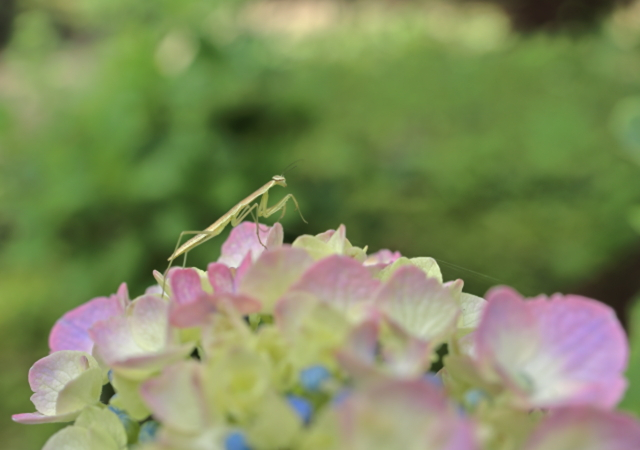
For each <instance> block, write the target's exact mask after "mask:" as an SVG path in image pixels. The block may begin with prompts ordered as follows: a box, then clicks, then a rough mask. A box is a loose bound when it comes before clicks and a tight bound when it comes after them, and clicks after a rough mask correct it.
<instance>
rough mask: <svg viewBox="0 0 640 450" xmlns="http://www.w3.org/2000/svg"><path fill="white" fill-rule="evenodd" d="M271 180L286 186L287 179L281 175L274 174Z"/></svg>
mask: <svg viewBox="0 0 640 450" xmlns="http://www.w3.org/2000/svg"><path fill="white" fill-rule="evenodd" d="M271 180H272V181H274V182H275V183H276V184H277V185H278V186H282V187H287V180H285V179H284V177H283V176H282V175H274V176H273V178H271Z"/></svg>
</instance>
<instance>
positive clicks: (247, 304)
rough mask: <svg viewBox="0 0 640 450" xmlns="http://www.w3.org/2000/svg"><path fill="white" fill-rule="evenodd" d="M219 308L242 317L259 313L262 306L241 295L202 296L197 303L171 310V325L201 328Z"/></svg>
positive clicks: (252, 299) (254, 300)
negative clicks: (226, 309) (227, 309)
mask: <svg viewBox="0 0 640 450" xmlns="http://www.w3.org/2000/svg"><path fill="white" fill-rule="evenodd" d="M221 307H225V308H230V309H233V310H234V311H236V312H237V313H238V314H240V315H242V316H246V315H249V314H253V313H257V312H260V311H261V309H262V305H261V303H260V302H259V301H257V300H256V299H254V298H252V297H249V296H247V295H242V294H230V293H222V294H220V295H211V294H204V295H202V296H201V297H200V298H199V299H198V300H197V301H195V302H192V303H189V304H186V305H178V306H176V307H172V308H171V313H170V322H171V325H173V326H175V327H178V328H189V327H197V326H203V325H205V324H207V323H208V322H209V319H210V315H211V314H213V313H215V312H216V311H218V310H219V309H220V308H221Z"/></svg>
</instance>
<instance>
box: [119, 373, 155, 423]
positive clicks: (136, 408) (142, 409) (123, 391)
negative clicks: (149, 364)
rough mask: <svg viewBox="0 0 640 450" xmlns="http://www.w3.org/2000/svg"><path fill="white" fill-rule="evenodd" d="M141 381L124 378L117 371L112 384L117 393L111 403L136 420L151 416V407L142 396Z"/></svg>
mask: <svg viewBox="0 0 640 450" xmlns="http://www.w3.org/2000/svg"><path fill="white" fill-rule="evenodd" d="M140 383H141V382H140V381H133V380H129V379H127V378H124V377H122V376H120V375H118V374H117V373H114V374H113V377H112V381H111V384H112V386H113V388H114V389H115V391H116V393H117V395H116V396H114V397H113V398H112V399H111V400H110V401H109V403H110V404H111V405H113V406H115V407H116V408H119V409H122V410H124V411H126V412H127V414H129V415H130V416H131V417H132V418H133V419H135V420H144V419H146V418H147V417H149V414H150V412H149V409H148V408H147V406H146V405H145V404H144V402H143V401H142V397H140V392H139V389H140Z"/></svg>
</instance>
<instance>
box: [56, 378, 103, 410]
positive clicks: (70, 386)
mask: <svg viewBox="0 0 640 450" xmlns="http://www.w3.org/2000/svg"><path fill="white" fill-rule="evenodd" d="M102 381H103V378H102V369H100V368H99V367H93V368H91V369H89V370H87V371H85V372H83V373H81V374H80V375H79V376H77V377H76V378H74V379H73V380H71V381H69V382H68V383H67V384H66V385H65V387H64V388H62V390H61V391H60V392H59V393H58V401H57V404H56V414H66V413H69V412H71V411H77V410H79V409H82V408H84V407H85V406H87V405H93V404H96V403H98V401H99V400H100V393H101V392H102Z"/></svg>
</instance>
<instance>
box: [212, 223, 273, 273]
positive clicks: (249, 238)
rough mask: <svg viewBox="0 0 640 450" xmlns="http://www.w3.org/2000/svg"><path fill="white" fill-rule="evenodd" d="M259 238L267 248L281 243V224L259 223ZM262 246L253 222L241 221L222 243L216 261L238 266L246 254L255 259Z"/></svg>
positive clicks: (262, 249) (261, 250) (262, 248)
mask: <svg viewBox="0 0 640 450" xmlns="http://www.w3.org/2000/svg"><path fill="white" fill-rule="evenodd" d="M259 233H260V240H261V241H262V243H263V244H264V245H265V246H267V247H268V248H275V247H278V246H280V245H282V238H283V233H282V225H280V224H279V223H276V224H274V226H273V227H269V226H266V225H262V224H260V228H259ZM263 251H264V247H263V246H262V244H260V241H259V240H258V236H257V234H256V224H255V222H242V223H241V224H239V225H238V226H236V227H235V228H234V229H232V230H231V233H230V234H229V237H228V238H227V240H226V241H225V242H224V244H222V253H221V255H220V258H218V262H221V263H224V264H226V265H227V266H229V267H238V266H239V265H240V263H241V262H242V260H243V259H244V258H245V256H246V255H247V254H249V255H251V258H252V259H253V260H255V259H256V258H257V257H258V256H259V255H260V253H262V252H263Z"/></svg>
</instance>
